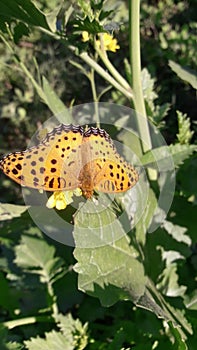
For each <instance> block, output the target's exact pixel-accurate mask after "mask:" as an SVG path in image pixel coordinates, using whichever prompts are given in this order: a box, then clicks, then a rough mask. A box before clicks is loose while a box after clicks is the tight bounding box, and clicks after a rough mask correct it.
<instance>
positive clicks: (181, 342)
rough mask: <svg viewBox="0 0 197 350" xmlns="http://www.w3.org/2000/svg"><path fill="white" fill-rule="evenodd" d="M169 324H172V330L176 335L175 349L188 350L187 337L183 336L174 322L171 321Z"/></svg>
mask: <svg viewBox="0 0 197 350" xmlns="http://www.w3.org/2000/svg"><path fill="white" fill-rule="evenodd" d="M168 324H169V326H170V331H171V333H172V334H173V336H174V342H173V343H174V344H173V347H174V349H177V350H187V349H188V347H187V344H186V342H185V339H184V338H183V337H182V336H181V334H180V332H179V329H178V328H177V327H175V326H174V325H173V323H172V322H169V323H168Z"/></svg>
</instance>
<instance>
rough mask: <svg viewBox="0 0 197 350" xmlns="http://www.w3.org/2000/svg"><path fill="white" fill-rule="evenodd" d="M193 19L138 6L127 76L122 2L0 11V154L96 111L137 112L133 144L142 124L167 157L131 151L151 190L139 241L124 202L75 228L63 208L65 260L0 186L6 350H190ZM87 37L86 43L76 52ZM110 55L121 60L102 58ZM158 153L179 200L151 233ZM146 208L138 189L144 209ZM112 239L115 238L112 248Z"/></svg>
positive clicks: (1, 328) (10, 5)
mask: <svg viewBox="0 0 197 350" xmlns="http://www.w3.org/2000/svg"><path fill="white" fill-rule="evenodd" d="M133 3H134V2H132V4H131V3H130V6H131V7H130V15H132V11H131V10H133V11H134V8H133V7H132V5H133ZM135 3H137V1H136V2H135ZM194 11H195V4H194V3H193V2H190V6H189V4H188V3H187V2H185V1H180V2H177V3H176V4H174V2H173V1H172V0H166V1H158V2H157V4H155V2H152V1H148V2H147V1H142V2H141V35H142V40H141V48H142V62H143V66H144V67H145V68H144V69H143V70H142V71H141V72H140V71H138V72H137V73H138V74H136V71H134V67H138V63H139V62H138V61H137V60H138V59H139V57H137V56H135V54H133V57H131V62H130V61H129V58H128V57H127V52H128V47H131V46H132V43H133V42H132V39H131V38H130V39H129V38H128V29H129V30H130V29H131V28H130V26H131V25H132V24H131V21H130V23H129V24H128V19H126V14H127V12H128V10H127V8H126V7H125V3H124V2H121V1H118V2H117V1H112V2H108V1H103V0H101V1H83V0H80V1H77V2H76V3H75V4H73V2H68V1H67V2H60V1H57V0H51V1H49V2H48V1H44V0H42V1H40V2H33V1H31V0H28V1H25V2H24V1H22V0H15V1H12V0H6V1H5V0H1V6H0V17H1V20H0V38H1V42H0V50H1V53H2V55H1V59H0V65H1V70H0V95H1V100H2V102H1V107H0V108H1V119H0V124H1V128H2V133H1V135H0V145H1V147H0V151H1V153H2V154H3V153H6V152H8V151H12V150H13V149H16V148H18V149H24V148H25V147H24V145H25V144H26V143H27V141H28V139H29V137H30V136H31V135H32V134H33V132H35V130H36V128H37V126H39V125H40V124H41V123H42V122H44V121H45V120H46V119H47V118H48V117H49V116H50V113H51V112H52V113H53V114H58V113H61V112H64V113H66V115H67V122H68V123H72V121H73V120H72V116H71V115H70V114H69V113H68V110H67V107H66V106H72V105H73V104H78V103H85V102H87V101H89V100H91V99H92V98H93V100H94V102H99V101H103V100H104V99H105V101H113V102H114V103H119V104H123V105H129V106H130V105H132V106H133V107H134V108H135V109H136V111H138V112H139V113H141V114H144V113H143V111H144V112H145V115H147V118H145V122H144V124H143V125H141V128H140V130H141V133H142V134H141V136H142V138H143V137H144V135H146V133H147V134H149V129H148V123H147V120H148V119H149V120H150V121H151V122H152V123H153V124H154V125H155V127H156V130H158V131H159V130H161V131H162V132H163V135H164V137H165V138H166V140H167V143H168V144H169V147H167V146H161V147H160V146H156V147H155V148H154V149H152V148H151V147H150V145H148V147H147V148H146V149H145V148H143V147H144V145H140V144H139V143H137V141H136V140H135V141H134V148H135V147H136V150H138V151H137V152H136V153H137V154H138V156H139V158H140V161H141V164H142V165H143V166H144V167H145V169H147V174H148V178H149V180H150V181H149V187H148V201H147V205H146V206H145V207H144V213H143V216H142V218H141V220H140V221H139V222H138V223H137V224H136V227H135V229H132V218H133V217H132V214H133V212H132V208H130V207H129V204H128V203H129V198H127V199H128V203H127V202H125V203H122V202H121V198H119V197H117V199H116V200H115V202H114V207H113V208H110V209H109V208H105V210H102V212H101V211H100V212H99V208H98V205H97V206H96V205H95V206H94V203H92V204H90V203H85V204H83V206H79V210H77V211H76V212H75V213H74V214H75V215H74V216H73V212H72V211H69V210H70V209H69V208H66V209H65V211H66V215H67V216H68V217H71V220H72V219H73V218H74V222H75V226H74V230H73V237H74V240H75V243H76V248H75V249H74V251H73V250H72V249H71V248H70V247H67V246H65V245H61V244H59V243H57V242H56V241H55V240H52V239H49V238H48V237H47V236H44V235H43V233H42V232H41V231H40V229H39V228H38V227H36V226H35V224H34V223H33V221H32V219H31V217H30V216H29V214H28V212H27V211H26V210H27V207H26V206H24V204H23V199H22V196H21V193H20V189H19V187H17V186H16V185H15V184H13V183H11V182H10V181H9V180H8V179H6V178H5V177H4V176H3V174H2V181H1V184H0V186H1V196H0V200H1V205H0V237H1V257H0V266H1V271H0V280H1V290H0V315H1V324H0V347H1V349H2V350H4V349H5V350H6V349H16V350H17V349H30V350H31V349H35V350H36V349H41V348H42V349H54V348H55V349H60V350H61V349H65V348H66V349H91V350H94V349H100V350H101V349H102V350H103V349H122V350H123V349H125V350H126V349H132V348H133V347H135V349H139V350H140V349H144V346H146V349H166V348H168V349H187V348H188V349H191V350H192V349H195V346H196V334H197V332H196V330H197V322H196V312H197V305H196V296H197V290H196V285H195V278H196V277H195V276H196V270H197V259H196V205H197V186H196V181H195V178H196V170H197V169H196V153H195V152H196V149H197V146H196V134H195V127H196V125H195V123H194V121H193V120H194V118H195V108H194V96H195V89H196V73H195V69H196V61H195V57H196V55H195V40H196V38H195V33H194V31H195V28H196V24H195V22H194V18H193V12H194ZM134 14H135V13H134ZM134 17H135V16H134ZM136 18H137V16H136ZM130 20H131V17H130ZM133 26H134V27H133V28H132V29H133V30H138V29H137V26H135V23H133ZM134 28H135V29H134ZM83 31H86V32H88V35H87V36H86V38H88V39H87V40H85V41H83V36H82V32H83ZM106 33H107V35H106ZM135 33H136V32H135ZM106 38H107V40H109V42H108V44H107V46H106V43H105V39H106ZM116 38H117V39H118V44H117V39H116ZM114 40H115V41H114ZM130 40H131V41H130ZM109 43H110V44H109ZM114 45H115V47H116V50H117V51H116V50H110V48H114ZM119 46H120V49H119ZM107 50H108V51H107ZM110 51H111V52H110ZM134 51H135V52H139V47H135V48H134ZM123 62H124V64H123ZM136 70H137V68H136ZM175 73H176V74H175ZM140 80H141V81H142V91H141V92H142V94H141V96H140V94H138V93H139V91H140V87H139V86H140V84H139V81H140ZM136 86H138V89H137V90H136ZM63 101H64V102H63ZM87 112H88V111H87ZM126 117H127V116H122V118H120V119H119V124H118V121H116V123H113V125H112V127H111V130H110V131H111V132H112V133H113V134H114V135H115V136H116V137H117V138H120V139H121V138H122V139H121V140H122V141H123V142H124V143H125V144H126V142H127V141H128V139H127V137H126V135H124V134H121V132H120V129H119V126H120V125H123V126H124V125H125V123H126ZM83 118H84V116H83ZM83 122H84V123H87V122H90V120H88V121H86V119H84V120H83ZM97 122H98V120H97ZM138 122H139V124H140V119H139V120H138ZM166 152H167V153H166ZM166 154H168V155H170V156H172V160H173V162H174V166H175V170H176V175H177V184H176V189H175V195H174V199H173V202H172V206H171V208H170V210H169V213H168V216H167V218H165V220H163V223H162V225H161V226H160V227H158V228H157V230H156V231H155V232H153V233H150V232H151V231H149V229H150V226H151V224H152V223H151V219H152V218H153V221H155V222H156V221H157V218H159V216H162V210H163V209H162V208H161V207H159V208H158V212H157V213H156V215H155V210H156V207H157V201H158V197H159V195H158V193H159V186H160V185H161V182H162V181H163V178H161V179H160V178H158V177H155V176H154V174H155V173H154V171H156V170H157V166H158V164H165V161H166ZM155 159H156V160H157V162H155ZM143 200H144V193H143V189H142V190H141V193H140V201H141V202H140V203H139V205H142V203H143ZM8 203H9V204H8ZM88 206H89V207H88ZM87 207H88V208H87ZM87 212H88V213H90V214H88V215H87ZM123 212H124V213H125V216H123V217H122V216H121V215H122V213H123ZM84 213H85V214H86V215H84ZM62 215H63V214H62ZM153 223H154V222H153ZM126 227H129V229H128V230H127V231H126ZM93 232H94V234H93ZM126 232H128V234H126ZM65 234H67V232H66V233H65ZM54 236H55V233H54ZM114 236H115V237H117V238H118V239H117V240H116V241H115V243H114V242H113V243H112V239H111V238H112V237H114ZM87 246H88V248H87ZM95 246H97V248H93V247H95ZM77 283H78V287H77V286H76V284H77ZM150 311H151V312H150Z"/></svg>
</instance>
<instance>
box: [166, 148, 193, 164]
mask: <svg viewBox="0 0 197 350" xmlns="http://www.w3.org/2000/svg"><path fill="white" fill-rule="evenodd" d="M169 149H170V152H171V154H172V157H173V161H174V165H175V166H178V165H181V164H183V162H184V160H185V159H187V158H189V157H190V156H191V155H192V153H193V152H196V151H197V146H196V145H180V144H179V143H177V144H176V145H170V146H169Z"/></svg>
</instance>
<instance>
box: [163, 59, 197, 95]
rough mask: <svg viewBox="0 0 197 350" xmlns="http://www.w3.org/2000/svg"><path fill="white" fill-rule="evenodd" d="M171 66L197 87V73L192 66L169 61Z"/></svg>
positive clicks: (181, 76) (180, 76)
mask: <svg viewBox="0 0 197 350" xmlns="http://www.w3.org/2000/svg"><path fill="white" fill-rule="evenodd" d="M169 66H170V68H171V69H172V70H173V71H174V72H175V73H176V74H177V75H178V77H179V78H181V79H182V80H184V81H186V82H187V83H189V84H190V85H191V86H192V87H193V88H194V89H197V74H196V72H195V71H193V70H192V69H190V68H186V67H181V66H180V64H178V63H175V62H174V61H171V60H170V61H169Z"/></svg>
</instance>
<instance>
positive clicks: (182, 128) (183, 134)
mask: <svg viewBox="0 0 197 350" xmlns="http://www.w3.org/2000/svg"><path fill="white" fill-rule="evenodd" d="M177 116H178V127H179V132H178V134H177V139H178V141H179V143H180V144H181V145H188V144H189V142H190V140H191V138H192V136H193V134H194V131H191V130H190V126H191V123H190V119H189V118H187V115H186V114H182V113H181V112H180V111H177Z"/></svg>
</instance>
